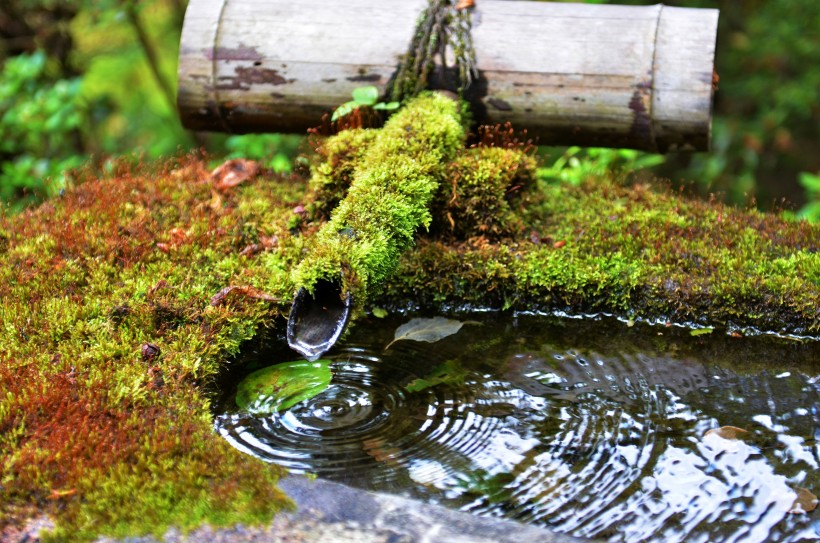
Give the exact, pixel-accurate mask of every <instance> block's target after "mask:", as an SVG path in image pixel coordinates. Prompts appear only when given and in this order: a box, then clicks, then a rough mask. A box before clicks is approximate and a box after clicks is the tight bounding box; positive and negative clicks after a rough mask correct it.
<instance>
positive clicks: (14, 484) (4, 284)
mask: <svg viewBox="0 0 820 543" xmlns="http://www.w3.org/2000/svg"><path fill="white" fill-rule="evenodd" d="M346 137H348V139H350V141H353V142H357V144H362V145H365V144H367V142H372V141H375V138H372V137H369V136H365V137H361V136H359V137H349V136H346ZM325 145H326V147H325V148H324V149H323V151H322V152H323V153H324V154H322V152H320V154H319V158H318V159H317V160H319V161H325V162H326V161H327V160H331V158H329V157H331V155H332V156H333V157H336V158H333V160H338V157H339V156H341V155H344V156H350V157H353V158H351V160H354V161H357V160H361V159H362V157H366V156H367V153H366V152H364V153H359V152H351V153H347V154H345V153H343V152H342V151H341V150H340V149H335V151H334V152H333V153H329V152H327V149H331V148H333V143H332V142H326V144H325ZM334 153H335V154H334ZM444 158H449V159H450V160H449V161H445V162H446V164H445V167H443V168H440V169H439V170H438V171H439V172H440V173H438V174H437V175H440V176H441V178H440V179H439V183H438V187H439V188H438V189H437V190H438V192H437V193H436V194H434V195H433V197H432V201H431V204H430V206H431V207H430V209H431V213H432V215H431V217H432V222H431V224H430V232H425V231H424V229H422V231H421V232H420V233H419V234H417V235H416V237H415V240H414V243H413V244H412V246H411V247H410V248H409V250H407V251H405V252H404V253H403V254H402V255H401V257H400V258H399V259H398V266H397V268H396V270H395V273H393V274H392V275H389V276H386V277H385V278H384V279H383V280H380V284H379V285H378V287H379V288H372V289H371V288H368V291H367V299H366V300H362V309H361V310H363V311H367V310H369V309H370V308H372V307H377V306H378V307H382V308H387V309H399V308H402V309H406V308H419V307H427V308H430V309H432V310H436V311H441V310H443V309H454V308H455V309H458V308H466V309H469V308H479V307H481V308H495V309H499V310H503V309H507V310H533V311H550V312H561V311H563V312H568V313H590V312H606V313H611V314H615V315H618V316H621V317H623V318H625V319H639V318H643V319H647V320H658V321H663V322H667V321H668V322H687V323H692V324H693V325H698V326H709V327H715V328H717V329H719V330H725V331H728V332H732V333H740V334H742V333H744V331H749V332H752V331H772V332H777V333H781V334H790V335H795V336H820V313H819V312H820V309H818V308H820V252H818V247H820V228H818V227H817V226H811V225H809V224H807V223H803V222H789V221H786V220H783V219H781V218H778V217H777V216H776V215H772V214H763V213H758V212H756V211H745V210H738V209H732V208H727V207H725V206H723V205H721V204H718V203H715V202H703V201H696V200H689V199H686V198H684V197H681V196H680V195H678V194H675V193H672V192H669V191H668V190H665V189H664V188H663V187H661V186H657V185H654V186H648V185H644V184H640V185H622V184H618V183H615V182H613V181H612V180H608V179H592V180H589V182H588V183H586V184H585V185H583V186H581V187H572V186H565V185H556V184H549V183H545V182H539V181H537V180H536V179H534V175H533V173H534V162H533V161H532V158H531V157H530V156H529V155H528V154H527V153H526V150H522V149H507V150H506V151H503V152H502V151H500V150H495V151H487V150H486V149H484V148H481V147H479V148H475V149H464V148H462V149H460V150H458V151H457V152H455V154H454V155H453V156H449V155H448V156H447V157H444ZM341 162H342V163H344V160H342V161H341ZM499 164H504V165H503V167H501V166H499ZM493 165H495V166H493ZM348 166H351V165H350V164H348ZM340 167H341V166H340ZM352 167H353V168H354V169H355V168H358V167H359V166H358V165H355V164H354V165H353V166H352ZM327 168H328V167H327V166H325V169H326V170H327ZM330 170H331V171H336V170H335V169H334V168H330ZM513 170H514V171H515V173H514V174H512V173H510V172H511V171H513ZM338 171H341V170H338ZM326 173H327V171H326ZM481 179H487V180H491V181H493V183H494V184H493V187H494V188H493V189H492V190H487V191H486V192H487V195H485V196H481V194H482V191H484V190H485V189H486V185H485V184H484V183H481V182H478V181H479V180H481ZM240 180H241V176H240ZM454 180H455V181H454ZM313 186H314V187H315V183H314V185H313ZM470 187H473V188H470ZM516 187H519V190H513V189H514V188H516ZM522 187H523V188H522ZM338 189H339V190H340V191H342V192H344V190H345V185H344V183H341V184H340V185H339V186H338ZM321 194H322V191H320V190H315V189H314V188H310V187H309V183H308V182H307V180H306V179H303V178H300V177H297V176H292V177H281V176H275V175H273V174H269V173H266V172H262V173H261V174H259V175H256V176H251V177H249V178H248V179H246V180H244V181H243V182H241V183H240V182H224V179H223V180H220V179H217V178H214V177H212V176H211V175H210V173H209V171H208V168H207V167H206V165H205V164H204V163H203V162H202V161H201V160H199V159H197V158H186V159H182V160H174V161H170V162H168V163H166V164H163V165H160V166H153V167H145V168H141V169H137V170H134V171H128V170H127V168H123V171H120V172H117V173H116V174H115V175H112V176H110V177H108V178H104V179H89V180H88V181H86V182H85V183H84V184H82V185H81V186H79V187H78V188H76V189H73V190H70V191H68V192H67V193H66V194H65V195H64V196H63V197H61V198H59V199H55V200H53V201H50V202H47V203H46V204H44V205H43V206H41V207H40V208H38V209H35V210H32V211H30V212H27V213H24V214H22V215H17V216H13V217H6V218H4V219H2V222H0V255H2V258H1V259H0V323H2V326H1V327H0V386H1V387H2V391H3V392H2V396H0V466H2V474H0V477H2V478H1V479H0V519H2V520H0V529H2V527H3V525H14V524H17V525H19V524H20V523H22V522H23V521H24V520H25V519H26V518H30V517H34V516H38V515H41V514H47V515H49V516H50V517H52V518H53V519H54V521H55V523H56V526H57V528H56V531H55V532H54V533H53V534H52V535H51V536H50V537H51V538H52V539H54V540H62V539H66V538H68V537H69V536H70V538H71V539H73V540H83V539H91V538H93V537H94V536H95V535H97V534H108V535H113V536H125V535H135V534H143V533H155V534H161V533H164V532H165V530H166V529H167V528H168V527H169V526H177V527H180V528H182V529H186V528H190V527H193V526H196V525H199V524H202V523H211V524H214V525H226V524H232V523H236V522H245V523H247V522H264V521H266V520H268V519H270V518H271V517H272V516H273V515H274V514H275V513H276V512H277V511H278V510H280V509H281V508H283V507H287V506H288V505H289V502H288V500H287V498H286V496H284V495H283V494H282V493H281V492H279V491H278V489H277V487H276V482H277V479H278V476H279V475H280V472H279V470H278V469H277V468H276V467H274V466H270V465H266V464H263V463H261V462H259V461H257V460H255V459H253V458H251V457H249V456H246V455H243V454H241V453H239V452H238V451H236V450H234V449H232V448H231V447H230V446H229V445H228V444H227V443H226V442H225V441H223V440H222V439H221V438H220V437H219V436H217V435H216V434H215V433H214V431H213V429H212V421H211V416H212V415H211V411H210V401H211V398H212V393H213V390H214V386H213V384H214V380H215V378H216V377H217V376H218V374H219V372H220V370H221V368H222V367H223V366H224V364H226V361H228V360H230V358H231V356H232V355H234V354H235V353H236V352H237V351H238V350H239V348H240V346H241V345H242V344H243V343H244V342H245V341H247V340H249V339H251V338H253V337H254V336H255V335H256V334H257V333H258V332H259V330H260V329H262V328H264V327H274V328H275V327H280V326H282V324H283V323H284V320H285V315H286V314H287V310H288V309H289V305H290V302H291V300H292V297H293V294H294V291H295V288H296V283H295V281H294V279H293V276H294V273H293V270H295V269H297V266H298V265H299V263H300V262H301V261H302V260H303V259H304V258H305V254H306V251H307V248H308V246H309V245H308V244H309V243H311V242H310V240H311V239H313V237H314V235H315V234H316V233H317V232H318V231H319V230H320V229H321V228H322V227H323V226H324V225H325V224H326V222H325V219H324V215H323V214H322V213H321V212H320V211H318V210H321V209H323V208H326V206H323V205H321V203H317V202H314V199H315V198H318V197H320V196H321ZM493 210H495V211H493ZM422 223H424V221H422ZM471 224H472V225H474V226H470V225H471ZM371 286H373V285H371ZM738 341H743V340H742V339H738Z"/></svg>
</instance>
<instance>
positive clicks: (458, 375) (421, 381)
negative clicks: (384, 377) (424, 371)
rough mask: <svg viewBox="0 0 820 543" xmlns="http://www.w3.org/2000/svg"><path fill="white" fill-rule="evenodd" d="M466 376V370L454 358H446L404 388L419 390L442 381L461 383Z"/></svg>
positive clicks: (409, 390)
mask: <svg viewBox="0 0 820 543" xmlns="http://www.w3.org/2000/svg"><path fill="white" fill-rule="evenodd" d="M466 376H467V370H465V369H464V368H462V367H461V365H460V364H459V363H458V362H456V361H455V360H448V361H447V362H445V363H444V364H442V365H440V366H438V367H436V369H434V370H433V371H432V372H430V374H429V375H426V376H424V378H421V377H420V378H418V379H413V380H412V381H410V383H408V384H407V386H405V387H404V389H405V390H407V391H408V392H419V391H421V390H424V389H426V388H430V387H434V386H436V385H440V384H442V383H448V384H461V383H463V382H464V378H465V377H466Z"/></svg>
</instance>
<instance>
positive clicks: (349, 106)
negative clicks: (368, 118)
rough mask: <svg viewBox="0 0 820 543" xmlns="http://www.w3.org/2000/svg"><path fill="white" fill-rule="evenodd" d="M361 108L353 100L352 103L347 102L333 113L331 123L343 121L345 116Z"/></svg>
mask: <svg viewBox="0 0 820 543" xmlns="http://www.w3.org/2000/svg"><path fill="white" fill-rule="evenodd" d="M357 107H359V104H357V103H356V102H354V101H353V100H351V101H350V102H345V103H344V104H342V105H340V106H339V107H337V108H336V111H334V112H333V116H332V117H330V121H331V122H335V121H337V120H338V119H341V118H342V117H344V116H345V115H349V114H350V112H351V111H353V110H354V109H356V108H357Z"/></svg>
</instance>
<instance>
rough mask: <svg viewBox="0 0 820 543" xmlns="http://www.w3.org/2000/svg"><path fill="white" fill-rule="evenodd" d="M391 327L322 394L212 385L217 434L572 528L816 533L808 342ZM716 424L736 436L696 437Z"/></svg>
mask: <svg viewBox="0 0 820 543" xmlns="http://www.w3.org/2000/svg"><path fill="white" fill-rule="evenodd" d="M471 318H472V317H471ZM398 324H400V322H397V323H390V325H388V326H381V327H379V328H378V329H374V328H375V327H374V326H367V325H365V324H359V325H358V326H357V327H356V328H355V329H354V331H353V333H352V334H351V336H350V338H349V339H348V340H347V341H346V342H344V343H343V344H342V345H341V346H340V348H338V349H336V350H335V351H333V352H332V353H330V354H331V356H330V357H329V358H331V359H332V360H333V364H332V366H331V368H332V370H333V381H332V384H331V387H330V388H328V389H327V390H325V392H323V393H322V394H320V395H319V396H316V397H314V398H312V399H311V400H308V401H305V402H302V403H301V404H297V405H296V406H294V407H292V408H291V409H290V410H288V411H286V412H284V413H277V414H274V415H271V416H266V417H253V416H250V415H248V414H245V413H241V412H237V410H236V408H235V407H232V405H233V404H232V401H233V399H232V397H231V394H230V390H229V391H228V392H227V393H226V395H225V398H224V402H223V405H222V406H221V408H220V409H221V412H220V414H219V415H218V416H217V418H216V427H217V429H218V431H219V432H220V433H221V434H222V435H223V436H225V438H226V439H228V440H229V441H230V442H231V443H232V444H233V445H234V446H236V447H237V448H239V449H241V450H243V451H245V452H248V453H249V454H253V455H255V456H257V457H259V458H262V459H264V460H267V461H271V462H276V463H279V464H282V465H285V466H287V467H289V468H291V469H293V470H295V471H303V472H311V473H317V474H319V475H320V476H322V477H326V478H330V479H334V480H337V481H342V482H345V483H348V484H352V485H355V486H359V487H364V488H369V489H378V490H387V491H391V492H401V493H404V494H406V495H411V496H415V497H420V498H423V499H426V500H428V501H433V502H439V503H444V504H448V505H451V506H453V507H458V508H461V509H463V510H468V511H473V512H476V513H479V514H485V515H494V516H506V517H510V518H516V519H520V520H524V521H527V522H532V523H537V524H542V525H546V526H549V527H551V528H553V529H555V530H558V531H562V532H567V533H571V534H573V535H577V536H586V537H597V538H603V539H608V540H609V541H613V542H617V541H628V542H633V541H664V542H666V541H684V540H685V541H709V542H713V541H786V542H789V541H802V540H816V539H817V538H818V537H819V535H818V534H819V533H820V521H818V520H817V519H818V517H817V513H816V511H815V512H812V513H808V514H806V513H802V514H801V513H790V511H792V510H793V509H794V504H795V498H796V492H797V489H799V488H805V489H808V490H809V491H811V492H813V493H814V494H817V493H818V490H820V488H819V487H820V485H818V475H817V472H818V471H819V470H818V463H820V446H818V441H817V438H818V436H820V415H818V399H820V379H818V374H820V369H818V361H820V350H818V346H817V345H798V344H794V345H792V344H788V345H787V344H782V343H779V344H778V343H774V342H772V341H771V340H766V339H758V340H743V341H737V340H729V339H727V338H700V337H699V338H691V337H686V335H685V332H680V331H678V332H676V331H673V330H662V335H661V336H659V335H658V330H656V329H653V328H644V329H640V328H639V327H636V329H630V330H626V329H625V328H624V327H623V326H620V325H618V326H615V327H612V326H605V325H603V324H600V323H598V324H596V323H588V322H582V323H574V322H567V321H556V320H555V319H547V318H537V317H527V318H524V317H521V318H518V319H512V318H508V319H506V320H504V319H492V318H488V320H487V322H486V323H485V324H484V325H483V326H475V327H466V326H465V327H464V328H463V329H462V331H461V332H459V334H457V335H456V336H453V337H450V338H446V339H444V340H442V341H440V342H439V343H436V344H432V345H431V344H422V343H415V342H409V341H406V342H400V343H397V344H396V346H395V347H394V348H391V349H389V350H387V351H384V350H383V347H384V346H385V345H386V344H387V343H388V342H389V340H390V339H391V337H392V333H393V330H394V329H395V326H396V325H398ZM260 356H261V357H262V358H263V359H264V355H260ZM279 356H281V355H279ZM279 360H282V361H284V360H287V358H279ZM275 361H276V360H275V359H274V360H270V363H273V362H275ZM264 362H265V363H267V360H264ZM773 365H776V366H777V369H775V368H774V367H773ZM234 377H235V378H238V376H234ZM234 382H235V381H234ZM727 425H731V426H737V427H740V428H743V429H745V430H747V431H748V433H747V434H745V436H744V439H742V440H728V439H724V438H723V437H720V436H719V435H716V434H710V435H706V433H707V431H708V430H710V429H714V428H718V427H721V426H727Z"/></svg>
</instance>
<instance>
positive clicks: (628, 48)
mask: <svg viewBox="0 0 820 543" xmlns="http://www.w3.org/2000/svg"><path fill="white" fill-rule="evenodd" d="M476 4H477V7H476V8H474V10H475V11H474V13H473V30H472V36H473V41H474V45H475V52H476V56H477V60H478V68H479V71H480V74H481V76H482V78H481V81H480V84H479V85H478V86H477V88H476V89H475V90H476V91H477V92H476V95H475V96H473V97H472V102H473V109H474V111H475V113H476V115H477V117H478V119H477V120H478V121H480V122H483V123H491V124H492V123H501V122H506V121H511V122H512V123H513V125H514V126H516V127H517V128H526V129H527V131H528V133H529V135H530V136H533V137H536V138H538V141H539V143H541V144H545V145H587V146H612V147H630V148H635V149H643V150H649V151H660V152H666V151H670V150H695V151H703V150H707V149H708V147H709V139H710V131H711V109H712V94H713V64H714V55H715V36H716V33H717V19H718V11H717V10H713V9H686V8H673V7H668V6H664V5H660V4H658V5H654V6H614V5H587V4H569V3H549V2H529V1H521V0H478V1H477V2H476ZM425 5H426V2H425V0H346V1H345V2H335V1H332V0H304V1H300V2H297V3H294V2H292V0H264V1H262V0H256V1H254V0H241V1H240V0H190V2H189V4H188V9H187V12H186V15H185V22H184V26H183V31H182V40H181V44H180V57H179V92H178V100H177V101H178V107H179V112H180V115H181V118H182V122H183V124H184V125H185V126H187V127H188V128H191V129H194V130H212V131H225V132H234V133H248V132H304V131H305V130H306V129H307V128H309V127H313V126H316V125H318V124H319V122H320V119H321V117H322V115H323V114H325V113H328V112H330V111H332V110H333V109H334V108H335V107H337V106H338V105H340V104H342V103H344V102H346V101H348V100H349V99H350V93H351V91H352V90H353V89H355V88H356V87H360V86H363V85H375V86H377V87H378V88H379V89H380V90H382V91H384V89H385V87H386V86H387V84H388V82H389V81H390V79H391V77H392V76H393V75H394V73H395V71H396V68H397V66H398V62H399V59H400V57H401V55H402V54H403V53H405V51H406V50H407V47H408V45H409V43H410V40H411V37H412V34H413V31H414V27H415V23H416V19H417V17H418V16H419V14H420V13H421V12H422V10H423V8H424V7H425ZM439 83H440V84H442V86H446V84H445V83H444V82H443V81H439Z"/></svg>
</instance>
